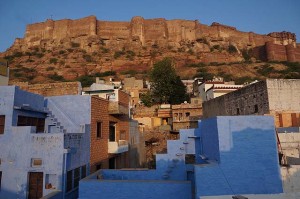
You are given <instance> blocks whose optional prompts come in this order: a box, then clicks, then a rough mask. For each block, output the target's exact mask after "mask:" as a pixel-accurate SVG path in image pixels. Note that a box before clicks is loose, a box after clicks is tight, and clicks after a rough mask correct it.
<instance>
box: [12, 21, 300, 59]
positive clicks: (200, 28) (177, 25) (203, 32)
mask: <svg viewBox="0 0 300 199" xmlns="http://www.w3.org/2000/svg"><path fill="white" fill-rule="evenodd" d="M72 42H76V43H78V44H79V45H80V47H81V48H82V49H85V50H86V51H88V52H93V51H95V50H98V49H99V45H105V46H107V47H109V48H110V49H116V50H118V49H119V50H120V49H122V48H125V47H126V49H132V50H135V49H142V48H145V47H157V46H159V47H164V48H167V47H170V48H171V47H176V48H180V47H181V46H184V45H188V46H189V47H191V48H193V50H194V51H195V52H209V48H208V47H207V46H206V45H208V46H214V45H220V46H229V45H233V46H235V47H236V48H237V49H254V53H253V56H254V57H256V58H258V59H261V60H267V61H275V60H276V61H300V47H299V45H297V44H296V35H295V34H293V33H290V32H273V33H269V34H267V35H261V34H256V33H253V32H241V31H239V30H237V29H236V28H235V27H231V26H227V25H222V24H219V23H216V22H214V23H212V24H211V25H210V26H209V25H205V24H201V23H200V22H199V21H198V20H180V19H174V20H166V19H164V18H156V19H144V18H143V17H140V16H136V17H133V18H132V19H131V21H127V22H121V21H102V20H98V19H97V18H96V17H95V16H89V17H85V18H81V19H77V20H71V19H62V20H57V21H54V20H52V19H48V20H46V21H45V22H41V23H35V24H30V25H28V26H27V28H26V33H25V36H24V38H18V39H16V40H15V43H14V45H13V46H12V47H11V49H12V50H21V51H26V49H29V48H33V47H34V46H39V47H42V48H45V49H51V48H55V47H56V46H61V45H63V46H65V47H68V45H69V46H70V45H71V44H72ZM66 45H67V46H66ZM225 61H226V60H225Z"/></svg>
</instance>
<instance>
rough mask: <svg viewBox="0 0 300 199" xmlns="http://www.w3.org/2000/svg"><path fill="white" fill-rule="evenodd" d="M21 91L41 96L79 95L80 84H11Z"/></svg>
mask: <svg viewBox="0 0 300 199" xmlns="http://www.w3.org/2000/svg"><path fill="white" fill-rule="evenodd" d="M12 84H14V85H16V86H19V87H20V88H21V89H22V90H25V91H28V92H31V93H35V94H39V95H43V96H60V95H80V94H81V83H80V82H60V83H48V84H28V82H13V83H12Z"/></svg>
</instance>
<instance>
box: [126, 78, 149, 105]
mask: <svg viewBox="0 0 300 199" xmlns="http://www.w3.org/2000/svg"><path fill="white" fill-rule="evenodd" d="M123 90H125V91H127V92H128V93H129V94H130V105H131V106H133V107H134V106H135V105H136V104H139V103H140V101H141V100H140V97H141V94H143V93H146V92H147V91H148V89H147V86H146V85H145V84H144V81H143V80H139V79H135V77H130V78H124V80H123Z"/></svg>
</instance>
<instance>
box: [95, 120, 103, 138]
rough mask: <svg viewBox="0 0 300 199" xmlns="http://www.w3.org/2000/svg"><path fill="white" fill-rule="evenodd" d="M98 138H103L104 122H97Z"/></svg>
mask: <svg viewBox="0 0 300 199" xmlns="http://www.w3.org/2000/svg"><path fill="white" fill-rule="evenodd" d="M96 131H97V138H102V122H97V129H96Z"/></svg>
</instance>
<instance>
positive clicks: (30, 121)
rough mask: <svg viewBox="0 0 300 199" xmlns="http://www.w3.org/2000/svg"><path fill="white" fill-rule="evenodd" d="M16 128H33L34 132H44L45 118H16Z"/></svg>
mask: <svg viewBox="0 0 300 199" xmlns="http://www.w3.org/2000/svg"><path fill="white" fill-rule="evenodd" d="M17 126H35V127H36V132H37V133H38V132H44V127H45V118H36V117H27V116H21V115H19V116H18V123H17Z"/></svg>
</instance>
